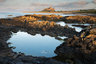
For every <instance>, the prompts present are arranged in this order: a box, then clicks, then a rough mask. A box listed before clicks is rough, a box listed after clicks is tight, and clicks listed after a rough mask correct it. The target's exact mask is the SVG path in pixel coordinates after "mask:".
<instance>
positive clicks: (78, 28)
mask: <svg viewBox="0 0 96 64" xmlns="http://www.w3.org/2000/svg"><path fill="white" fill-rule="evenodd" d="M56 24H60V25H61V26H65V25H68V26H69V27H71V28H75V30H76V31H77V32H80V31H81V30H82V29H83V28H81V27H76V26H72V25H84V26H90V24H78V23H65V22H64V21H59V22H56Z"/></svg>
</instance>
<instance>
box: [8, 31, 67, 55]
mask: <svg viewBox="0 0 96 64" xmlns="http://www.w3.org/2000/svg"><path fill="white" fill-rule="evenodd" d="M58 38H59V39H60V36H59V37H58ZM64 38H66V37H61V39H64ZM59 39H56V38H55V37H50V36H48V35H45V36H41V35H40V34H36V35H35V36H33V35H30V34H28V33H27V32H21V31H19V32H17V33H13V34H12V36H11V38H10V39H9V40H8V42H12V46H15V47H16V49H14V51H15V52H23V53H25V54H27V55H33V56H45V57H53V56H56V54H55V53H54V50H55V48H56V47H57V46H59V45H60V44H61V43H62V42H63V41H60V40H59Z"/></svg>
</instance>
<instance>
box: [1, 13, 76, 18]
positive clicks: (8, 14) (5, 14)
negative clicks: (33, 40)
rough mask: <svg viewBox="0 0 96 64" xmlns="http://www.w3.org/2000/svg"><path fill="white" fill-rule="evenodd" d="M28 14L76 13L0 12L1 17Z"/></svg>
mask: <svg viewBox="0 0 96 64" xmlns="http://www.w3.org/2000/svg"><path fill="white" fill-rule="evenodd" d="M27 14H42V15H50V14H55V15H61V16H74V15H76V14H63V13H23V12H15V13H14V12H13V13H12V12H0V18H12V17H16V16H24V15H27Z"/></svg>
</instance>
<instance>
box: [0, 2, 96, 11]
mask: <svg viewBox="0 0 96 64" xmlns="http://www.w3.org/2000/svg"><path fill="white" fill-rule="evenodd" d="M49 6H52V7H54V8H55V9H56V10H78V9H96V0H0V11H7V10H9V11H25V10H27V11H38V10H42V9H44V8H46V7H49Z"/></svg>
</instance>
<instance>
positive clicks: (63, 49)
mask: <svg viewBox="0 0 96 64" xmlns="http://www.w3.org/2000/svg"><path fill="white" fill-rule="evenodd" d="M90 31H91V32H90ZM82 33H84V34H83V36H84V37H81V35H82ZM95 39H96V35H95V28H93V27H92V28H91V29H90V28H89V29H86V30H83V31H82V32H81V34H80V36H78V37H77V36H73V38H68V39H67V40H66V41H65V42H64V43H63V44H61V45H60V46H58V47H57V48H56V50H55V53H56V54H57V55H58V56H60V57H64V58H65V59H69V60H70V59H73V60H72V61H73V62H74V63H75V64H76V63H77V62H78V61H79V62H80V63H81V64H83V63H84V64H90V63H92V64H95V61H96V59H95V58H96V40H95ZM75 59H77V60H78V61H77V60H76V61H75ZM77 64H78V63H77Z"/></svg>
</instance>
